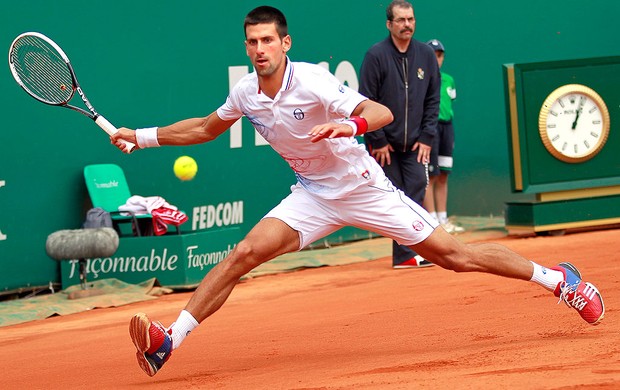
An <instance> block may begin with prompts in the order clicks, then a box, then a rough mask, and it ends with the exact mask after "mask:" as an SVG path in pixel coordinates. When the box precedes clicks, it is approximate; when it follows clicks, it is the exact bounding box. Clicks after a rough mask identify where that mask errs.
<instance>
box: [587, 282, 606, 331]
mask: <svg viewBox="0 0 620 390" xmlns="http://www.w3.org/2000/svg"><path fill="white" fill-rule="evenodd" d="M586 284H588V285H590V287H592V288H593V289H594V291H596V295H597V296H598V299H600V300H601V309H602V311H601V315H600V317H599V318H597V320H596V321H594V322H590V325H598V324H600V323H601V321H603V318H605V302H603V296H602V295H601V293H600V291H598V288H596V286H595V285H593V284H592V283H586Z"/></svg>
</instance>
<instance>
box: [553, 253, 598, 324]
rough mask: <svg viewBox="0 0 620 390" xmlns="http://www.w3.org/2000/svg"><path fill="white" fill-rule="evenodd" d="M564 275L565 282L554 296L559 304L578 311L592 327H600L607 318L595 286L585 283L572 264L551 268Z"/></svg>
mask: <svg viewBox="0 0 620 390" xmlns="http://www.w3.org/2000/svg"><path fill="white" fill-rule="evenodd" d="M551 269H553V270H556V271H560V272H562V273H563V274H564V281H563V282H560V283H558V286H557V287H556V288H555V291H554V294H555V296H556V297H559V298H560V300H559V301H558V303H560V302H562V301H564V303H566V305H567V306H568V307H572V308H573V309H575V310H577V312H578V313H579V315H580V316H581V318H583V319H584V320H585V321H586V322H587V323H588V324H590V325H598V324H599V323H600V322H601V321H602V320H603V317H604V316H605V304H604V303H603V297H602V296H601V293H600V292H599V291H598V289H597V288H596V287H594V285H593V284H591V283H587V282H583V281H582V280H581V273H580V272H579V271H578V270H577V268H575V266H574V265H572V264H571V263H560V264H558V265H557V266H555V267H553V268H551Z"/></svg>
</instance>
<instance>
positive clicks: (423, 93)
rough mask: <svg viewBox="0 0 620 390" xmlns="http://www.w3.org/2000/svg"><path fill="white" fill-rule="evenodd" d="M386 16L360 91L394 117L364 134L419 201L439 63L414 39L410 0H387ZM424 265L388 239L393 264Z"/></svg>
mask: <svg viewBox="0 0 620 390" xmlns="http://www.w3.org/2000/svg"><path fill="white" fill-rule="evenodd" d="M386 16H387V21H386V26H387V29H388V31H389V32H390V35H389V36H388V37H387V38H386V39H384V40H383V41H381V42H379V43H377V44H375V45H373V46H372V47H371V48H370V49H369V50H368V52H367V53H366V56H365V57H364V62H363V63H362V67H361V71H360V88H359V91H360V93H361V94H362V95H365V96H367V97H368V98H369V99H371V100H374V101H376V102H379V103H381V104H383V105H385V106H386V107H388V108H389V109H390V110H391V111H392V114H393V115H394V121H393V122H392V123H390V124H388V125H386V126H384V127H382V128H381V129H379V130H377V131H374V132H372V133H369V134H366V135H365V136H364V139H365V141H366V144H367V145H368V150H369V152H370V154H371V155H372V156H373V157H374V158H375V159H376V160H377V162H378V163H379V164H380V165H381V167H383V170H384V171H385V174H386V176H387V177H388V178H389V179H390V180H391V181H392V183H394V185H395V186H396V187H398V188H399V189H401V190H402V191H403V192H404V193H405V194H406V195H407V196H408V197H409V198H411V199H413V200H414V201H415V202H416V203H418V204H420V205H421V204H422V203H423V202H424V195H425V193H426V186H427V185H428V163H429V162H430V154H431V146H432V144H433V139H434V138H435V136H436V134H437V115H438V113H439V86H440V84H441V80H440V76H439V67H438V65H437V59H436V58H435V53H434V52H433V49H431V48H430V47H429V46H428V45H427V44H425V43H423V42H420V41H418V40H416V39H413V34H414V33H415V24H416V20H415V15H414V12H413V6H412V5H411V3H409V2H407V1H404V0H395V1H392V2H391V3H390V4H389V5H388V7H387V9H386ZM372 211H373V210H369V212H372ZM429 265H433V264H432V263H431V262H429V261H428V260H426V259H424V258H423V257H422V256H420V255H418V254H416V253H415V252H414V251H412V250H411V249H410V248H408V247H406V246H403V245H399V244H398V243H397V242H396V241H393V242H392V266H393V267H394V268H411V267H425V266H429Z"/></svg>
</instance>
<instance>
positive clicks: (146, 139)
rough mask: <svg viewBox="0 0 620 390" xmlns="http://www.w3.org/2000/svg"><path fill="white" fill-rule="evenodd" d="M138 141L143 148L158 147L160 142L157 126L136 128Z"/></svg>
mask: <svg viewBox="0 0 620 390" xmlns="http://www.w3.org/2000/svg"><path fill="white" fill-rule="evenodd" d="M136 142H137V143H138V146H139V147H140V148H141V149H144V148H156V147H158V146H159V142H157V127H147V128H145V129H136Z"/></svg>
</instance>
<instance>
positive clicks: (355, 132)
mask: <svg viewBox="0 0 620 390" xmlns="http://www.w3.org/2000/svg"><path fill="white" fill-rule="evenodd" d="M340 123H342V124H345V125H349V126H351V128H352V129H353V135H352V136H351V137H355V135H356V134H357V123H355V122H353V121H351V120H348V119H345V120H343V121H341V122H340Z"/></svg>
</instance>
